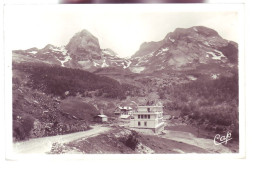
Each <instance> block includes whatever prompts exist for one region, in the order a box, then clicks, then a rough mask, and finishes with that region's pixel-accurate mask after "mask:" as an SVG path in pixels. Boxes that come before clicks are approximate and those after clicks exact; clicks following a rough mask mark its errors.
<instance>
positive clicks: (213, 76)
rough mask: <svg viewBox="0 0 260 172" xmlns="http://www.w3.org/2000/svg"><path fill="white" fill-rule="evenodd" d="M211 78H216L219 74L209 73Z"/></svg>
mask: <svg viewBox="0 0 260 172" xmlns="http://www.w3.org/2000/svg"><path fill="white" fill-rule="evenodd" d="M211 78H212V79H218V78H219V74H211Z"/></svg>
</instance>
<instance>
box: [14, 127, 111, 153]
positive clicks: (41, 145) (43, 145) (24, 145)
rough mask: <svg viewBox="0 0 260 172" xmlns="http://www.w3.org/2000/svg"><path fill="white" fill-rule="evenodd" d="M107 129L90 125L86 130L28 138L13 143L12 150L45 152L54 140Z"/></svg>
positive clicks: (73, 138)
mask: <svg viewBox="0 0 260 172" xmlns="http://www.w3.org/2000/svg"><path fill="white" fill-rule="evenodd" d="M109 130H110V128H109V127H103V126H100V125H99V126H92V129H90V130H88V131H82V132H77V133H71V134H65V135H58V136H49V137H42V138H35V139H30V140H27V141H22V142H17V143H14V144H13V151H14V153H18V154H45V153H47V152H49V151H50V150H51V147H52V144H53V143H55V142H58V143H68V142H71V141H74V140H78V139H80V138H83V137H94V136H96V135H99V134H101V133H105V132H107V131H109Z"/></svg>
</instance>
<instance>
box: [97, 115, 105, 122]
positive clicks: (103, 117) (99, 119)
mask: <svg viewBox="0 0 260 172" xmlns="http://www.w3.org/2000/svg"><path fill="white" fill-rule="evenodd" d="M94 121H95V122H107V116H106V115H97V116H94Z"/></svg>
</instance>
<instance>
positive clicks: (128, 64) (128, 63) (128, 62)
mask: <svg viewBox="0 0 260 172" xmlns="http://www.w3.org/2000/svg"><path fill="white" fill-rule="evenodd" d="M131 63H132V62H131V61H126V65H124V67H123V68H124V69H126V68H128V67H129V66H130V65H131Z"/></svg>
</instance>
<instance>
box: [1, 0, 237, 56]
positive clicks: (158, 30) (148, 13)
mask: <svg viewBox="0 0 260 172" xmlns="http://www.w3.org/2000/svg"><path fill="white" fill-rule="evenodd" d="M75 7H77V8H75ZM143 9H144V10H143ZM150 9H153V8H150ZM150 9H147V8H143V7H142V9H141V8H130V9H124V8H120V9H119V8H100V7H99V6H90V7H82V6H81V7H80V8H78V6H69V5H67V6H7V7H6V8H5V17H6V18H5V35H6V37H5V38H6V40H7V42H9V43H10V46H11V48H12V49H28V48H32V47H37V48H43V47H44V46H46V45H47V44H53V45H55V46H62V45H66V44H67V43H68V42H69V40H70V38H71V37H72V36H73V35H74V34H75V33H77V32H79V31H81V30H82V29H86V30H88V31H89V32H91V33H92V34H93V35H94V36H96V37H97V38H98V39H99V43H100V46H101V48H111V49H112V50H114V51H115V52H116V53H118V54H119V55H120V56H122V57H126V56H131V55H133V54H134V53H135V52H136V51H137V50H138V49H139V47H140V45H141V44H142V43H143V42H149V41H160V40H162V39H163V38H164V37H165V36H166V34H167V33H169V32H172V31H174V30H175V29H176V28H189V27H192V26H199V25H202V26H206V27H209V28H212V29H215V30H216V31H217V32H218V33H219V34H220V36H222V37H223V38H224V39H228V40H233V41H236V42H237V41H238V26H239V24H238V15H237V12H236V11H228V12H227V11H224V10H222V11H217V12H212V11H210V12H207V11H205V10H204V11H202V12H201V11H196V12H190V11H188V12H187V10H186V11H184V12H182V11H180V10H169V9H167V10H164V9H163V10H158V9H156V10H150Z"/></svg>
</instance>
